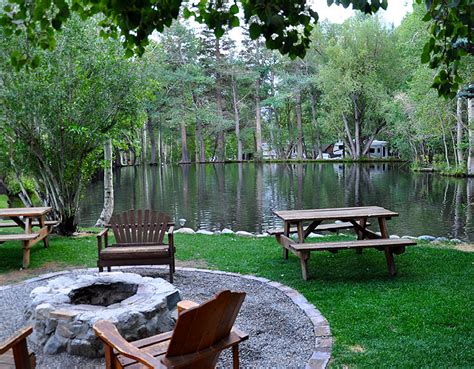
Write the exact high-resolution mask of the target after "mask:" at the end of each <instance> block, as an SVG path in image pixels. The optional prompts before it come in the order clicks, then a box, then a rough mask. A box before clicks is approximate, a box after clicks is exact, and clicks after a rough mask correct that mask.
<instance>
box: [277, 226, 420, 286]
mask: <svg viewBox="0 0 474 369" xmlns="http://www.w3.org/2000/svg"><path fill="white" fill-rule="evenodd" d="M280 243H281V245H282V246H283V247H284V248H286V249H287V250H289V251H291V252H292V253H293V254H294V255H296V256H297V257H298V258H299V259H300V263H301V273H302V275H303V279H304V280H308V260H309V257H310V252H311V251H337V250H343V249H356V250H361V249H364V248H375V249H378V250H383V251H384V253H385V258H386V260H387V266H388V270H389V273H390V275H392V276H393V275H396V274H397V271H396V268H395V262H394V259H393V254H402V253H403V252H405V246H414V245H416V242H415V241H413V240H406V239H402V238H397V239H390V238H378V239H370V240H355V241H337V242H315V243H297V242H295V241H294V240H292V239H291V238H288V237H286V236H284V235H281V236H280Z"/></svg>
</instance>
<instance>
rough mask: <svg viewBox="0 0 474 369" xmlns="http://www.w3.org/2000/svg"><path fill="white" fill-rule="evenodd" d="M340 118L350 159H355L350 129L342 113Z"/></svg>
mask: <svg viewBox="0 0 474 369" xmlns="http://www.w3.org/2000/svg"><path fill="white" fill-rule="evenodd" d="M342 120H343V122H344V130H345V131H346V136H347V144H348V145H347V146H348V150H349V151H350V155H351V157H352V159H356V148H355V146H354V141H353V140H352V135H351V130H350V128H349V122H348V120H347V117H346V115H345V114H344V113H342Z"/></svg>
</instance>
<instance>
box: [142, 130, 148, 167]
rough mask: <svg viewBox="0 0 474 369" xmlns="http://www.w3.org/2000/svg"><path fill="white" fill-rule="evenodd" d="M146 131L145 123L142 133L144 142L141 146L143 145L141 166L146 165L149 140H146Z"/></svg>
mask: <svg viewBox="0 0 474 369" xmlns="http://www.w3.org/2000/svg"><path fill="white" fill-rule="evenodd" d="M146 130H147V122H145V123H143V127H142V129H141V131H142V140H141V145H142V152H141V164H145V163H146V154H147V151H146V144H147V142H146V141H147V139H146Z"/></svg>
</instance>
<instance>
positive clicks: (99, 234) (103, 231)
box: [97, 228, 109, 239]
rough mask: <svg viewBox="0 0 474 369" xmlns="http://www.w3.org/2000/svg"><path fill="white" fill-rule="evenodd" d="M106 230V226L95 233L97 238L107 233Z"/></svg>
mask: <svg viewBox="0 0 474 369" xmlns="http://www.w3.org/2000/svg"><path fill="white" fill-rule="evenodd" d="M108 231H109V229H108V228H104V229H103V230H101V231H100V232H99V233H98V234H97V238H98V239H99V238H101V237H104V236H105V235H106V234H107V232H108Z"/></svg>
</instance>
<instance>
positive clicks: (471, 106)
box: [467, 98, 474, 176]
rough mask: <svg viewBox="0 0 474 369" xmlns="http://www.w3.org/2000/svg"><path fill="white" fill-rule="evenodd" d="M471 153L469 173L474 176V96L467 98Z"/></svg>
mask: <svg viewBox="0 0 474 369" xmlns="http://www.w3.org/2000/svg"><path fill="white" fill-rule="evenodd" d="M467 116H468V135H469V153H468V158H467V175H468V176H474V98H471V99H469V100H467Z"/></svg>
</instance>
